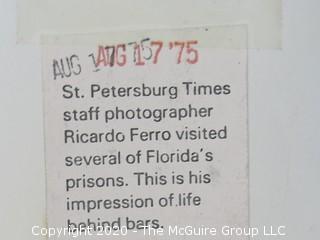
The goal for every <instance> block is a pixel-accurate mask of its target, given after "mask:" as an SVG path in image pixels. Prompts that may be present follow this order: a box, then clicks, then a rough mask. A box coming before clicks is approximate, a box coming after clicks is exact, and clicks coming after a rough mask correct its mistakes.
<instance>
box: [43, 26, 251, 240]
mask: <svg viewBox="0 0 320 240" xmlns="http://www.w3.org/2000/svg"><path fill="white" fill-rule="evenodd" d="M170 36H172V38H171V39H168V38H161V36H159V38H150V37H148V33H145V37H144V38H141V39H136V41H134V42H126V39H123V41H121V42H119V43H118V44H116V43H115V44H112V45H110V44H108V39H106V41H105V43H104V44H100V45H88V46H85V45H81V46H77V45H76V44H74V45H73V46H61V45H59V46H54V45H48V46H45V47H44V49H43V81H44V99H45V134H46V137H45V141H46V162H47V218H48V225H49V227H55V228H67V227H68V226H70V227H71V228H78V230H79V229H80V228H81V229H85V228H87V227H89V228H90V231H88V232H87V231H82V232H81V231H80V232H78V234H79V235H81V236H80V239H91V238H92V239H108V238H110V239H116V238H119V239H144V238H145V239H149V238H151V239H180V238H181V239H185V237H186V235H188V234H187V233H191V234H192V235H191V237H194V236H196V237H197V238H198V237H203V238H204V239H206V238H207V239H212V238H213V236H214V238H215V239H228V236H225V235H224V233H223V226H230V227H247V226H248V155H247V75H246V74H247V73H246V69H247V58H246V50H243V49H214V48H210V47H203V46H201V39H198V37H197V35H195V34H190V35H188V34H187V33H186V34H185V35H184V38H176V37H177V36H176V35H175V34H174V32H173V33H171V35H170ZM202 37H203V36H202ZM101 226H104V227H105V228H104V230H102V228H101ZM109 226H111V227H113V229H108V227H109ZM186 226H191V227H192V229H193V230H192V231H193V232H192V231H191V229H189V228H185V227H186ZM117 227H119V228H120V231H119V230H116V229H115V228H117ZM204 228H208V229H210V231H209V230H208V229H207V230H204ZM188 229H189V232H188ZM199 229H202V230H203V235H201V236H197V235H196V233H197V232H194V231H198V230H199ZM214 229H216V231H214ZM225 230H226V229H225ZM74 231H75V230H74ZM190 231H191V232H190ZM199 231H200V230H199ZM68 234H76V232H73V233H70V232H69V233H65V234H62V235H63V236H60V237H59V239H70V236H69V235H68ZM212 234H215V235H212ZM56 237H57V236H56ZM245 238H246V237H245V236H242V237H240V238H239V239H245ZM57 239H58V237H57ZM237 239H238V238H237Z"/></svg>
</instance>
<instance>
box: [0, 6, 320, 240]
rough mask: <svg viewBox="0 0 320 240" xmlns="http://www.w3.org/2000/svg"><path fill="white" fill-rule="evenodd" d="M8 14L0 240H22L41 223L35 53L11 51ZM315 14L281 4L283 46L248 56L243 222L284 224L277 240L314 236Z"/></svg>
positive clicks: (2, 58) (318, 130)
mask: <svg viewBox="0 0 320 240" xmlns="http://www.w3.org/2000/svg"><path fill="white" fill-rule="evenodd" d="M15 8H16V6H15V2H14V1H13V0H0V30H1V31H0V79H1V88H0V92H1V94H0V97H1V99H0V111H1V115H0V159H1V162H0V163H1V167H0V169H1V173H0V188H1V195H0V216H1V217H0V230H1V235H0V238H1V239H10V240H25V239H27V240H28V239H30V240H31V239H35V237H34V236H32V235H31V226H33V225H41V224H44V223H45V172H44V159H43V155H44V154H43V152H44V149H43V146H44V144H43V139H44V138H43V127H42V91H41V86H42V85H41V54H40V48H39V47H37V46H32V45H16V44H15V42H16V27H15V26H16V22H15V19H16V11H15ZM319 8H320V2H319V1H318V0H307V1H299V0H284V3H283V49H282V50H251V51H250V54H249V111H250V114H249V130H250V135H249V137H250V174H251V176H250V181H251V182H250V191H251V195H250V211H251V213H250V216H251V225H252V226H263V225H265V224H267V225H268V224H273V225H286V226H287V233H288V236H287V237H286V238H281V239H289V240H301V239H317V238H318V236H319V235H320V221H319V216H320V206H319V203H320V193H319V189H320V186H319V183H320V173H319V172H318V171H319V170H320V141H319V137H320V127H319V125H318V124H319V123H320V106H319V103H320V94H319V91H320V83H319V82H320V47H319V44H320V14H319ZM259 239H264V238H262V237H261V238H259ZM265 239H271V238H267V237H265ZM273 239H280V238H278V237H275V238H273Z"/></svg>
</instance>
